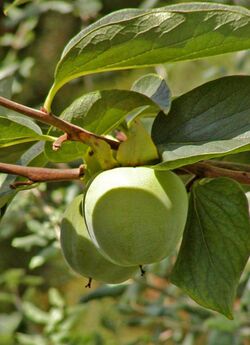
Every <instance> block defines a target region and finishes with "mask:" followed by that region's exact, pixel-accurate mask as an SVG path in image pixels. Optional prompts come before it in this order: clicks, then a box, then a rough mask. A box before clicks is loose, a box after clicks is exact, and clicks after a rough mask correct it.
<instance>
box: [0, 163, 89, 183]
mask: <svg viewBox="0 0 250 345" xmlns="http://www.w3.org/2000/svg"><path fill="white" fill-rule="evenodd" d="M0 172H2V173H5V174H12V175H17V176H22V177H26V178H27V179H28V180H29V181H31V182H34V183H35V182H52V181H71V180H79V179H80V178H81V177H82V176H83V175H84V166H83V165H81V166H80V167H79V168H75V169H50V168H38V167H25V166H22V165H15V164H7V163H0Z"/></svg>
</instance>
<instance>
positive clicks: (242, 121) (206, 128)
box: [152, 76, 250, 169]
mask: <svg viewBox="0 0 250 345" xmlns="http://www.w3.org/2000/svg"><path fill="white" fill-rule="evenodd" d="M249 94H250V77H249V76H230V77H224V78H221V79H217V80H214V81H211V82H209V83H206V84H204V85H202V86H200V87H197V88H196V89H194V90H192V91H190V92H188V93H186V94H184V95H182V96H181V97H179V98H177V99H175V100H174V101H173V102H172V107H171V111H170V113H169V114H168V115H167V116H165V115H164V114H161V113H160V114H159V115H158V116H157V117H156V119H155V122H154V125H153V129H152V137H153V140H154V142H155V144H156V145H157V147H158V149H159V151H160V153H161V154H162V160H163V163H161V164H160V165H158V166H155V168H156V169H161V168H163V169H165V168H166V169H173V168H177V167H179V166H182V165H185V164H191V163H195V162H197V161H199V160H203V159H209V158H214V157H220V156H225V155H228V154H232V153H237V152H241V151H246V150H249V148H250V97H249Z"/></svg>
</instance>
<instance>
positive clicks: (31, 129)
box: [0, 115, 52, 148]
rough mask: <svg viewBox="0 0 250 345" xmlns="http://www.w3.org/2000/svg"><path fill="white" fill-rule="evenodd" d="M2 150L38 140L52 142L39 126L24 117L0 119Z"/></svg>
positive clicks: (0, 144)
mask: <svg viewBox="0 0 250 345" xmlns="http://www.w3.org/2000/svg"><path fill="white" fill-rule="evenodd" d="M0 126H1V137H0V148H1V147H8V146H12V145H16V144H19V143H25V142H30V141H38V140H50V141H51V140H52V138H49V137H48V136H45V135H43V134H42V131H41V129H40V127H39V126H37V125H36V124H35V123H34V122H33V121H31V120H29V119H26V118H24V117H21V118H20V117H16V116H12V115H11V116H8V117H0Z"/></svg>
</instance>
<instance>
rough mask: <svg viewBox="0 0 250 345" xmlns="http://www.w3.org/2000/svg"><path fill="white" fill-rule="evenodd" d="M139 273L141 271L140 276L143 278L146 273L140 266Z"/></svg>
mask: <svg viewBox="0 0 250 345" xmlns="http://www.w3.org/2000/svg"><path fill="white" fill-rule="evenodd" d="M139 267H140V271H141V276H142V277H143V276H144V274H145V273H146V271H145V270H144V269H143V267H142V265H139Z"/></svg>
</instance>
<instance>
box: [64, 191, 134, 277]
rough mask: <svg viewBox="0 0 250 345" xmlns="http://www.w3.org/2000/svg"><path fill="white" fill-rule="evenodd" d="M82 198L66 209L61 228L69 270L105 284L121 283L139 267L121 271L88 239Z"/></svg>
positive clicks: (126, 268)
mask: <svg viewBox="0 0 250 345" xmlns="http://www.w3.org/2000/svg"><path fill="white" fill-rule="evenodd" d="M82 200H83V196H82V195H79V196H78V197H76V198H75V199H74V200H73V202H72V203H71V204H70V205H69V206H68V207H67V209H66V211H65V213H64V216H63V220H62V225H61V236H60V241H61V247H62V251H63V254H64V257H65V259H66V261H67V263H68V264H69V266H70V267H71V268H72V269H73V270H74V271H75V272H77V273H78V274H80V275H82V276H84V277H88V278H93V279H96V280H100V281H103V282H105V283H112V284H114V283H121V282H123V281H125V280H127V279H128V278H130V277H131V276H132V275H133V273H135V271H136V270H137V269H138V267H121V266H118V265H116V264H114V263H112V262H110V261H109V260H107V259H106V258H104V257H103V256H102V255H101V254H100V253H99V251H98V250H97V248H96V247H95V246H94V244H93V243H92V241H91V240H90V238H89V234H88V232H87V229H86V225H85V222H84V218H83V216H82Z"/></svg>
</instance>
